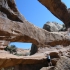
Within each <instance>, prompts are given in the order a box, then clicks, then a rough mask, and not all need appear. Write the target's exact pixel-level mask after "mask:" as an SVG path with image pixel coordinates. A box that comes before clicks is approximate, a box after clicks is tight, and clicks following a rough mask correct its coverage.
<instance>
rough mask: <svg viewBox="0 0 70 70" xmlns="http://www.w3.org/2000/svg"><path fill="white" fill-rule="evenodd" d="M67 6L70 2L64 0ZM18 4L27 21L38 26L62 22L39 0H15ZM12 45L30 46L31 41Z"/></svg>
mask: <svg viewBox="0 0 70 70" xmlns="http://www.w3.org/2000/svg"><path fill="white" fill-rule="evenodd" d="M62 1H63V2H64V3H65V4H66V5H67V8H69V7H70V2H69V1H67V0H62ZM15 2H16V6H17V8H18V10H19V12H20V13H21V14H22V15H23V16H24V17H25V19H26V20H27V21H29V22H30V23H32V24H34V25H35V26H37V27H40V28H42V27H43V25H44V24H45V23H46V22H47V21H50V22H57V23H59V24H62V22H61V21H60V20H59V19H58V18H56V17H55V16H54V15H53V14H51V12H50V11H49V10H48V9H47V8H46V7H45V6H43V5H42V4H41V3H39V2H38V0H15ZM10 45H16V47H19V48H24V49H27V48H30V47H31V44H30V43H16V42H15V43H11V44H10Z"/></svg>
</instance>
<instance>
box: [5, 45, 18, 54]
mask: <svg viewBox="0 0 70 70" xmlns="http://www.w3.org/2000/svg"><path fill="white" fill-rule="evenodd" d="M4 50H5V51H9V52H10V53H12V54H13V53H17V51H16V50H17V47H16V46H15V45H11V46H7V47H6V48H5V49H4Z"/></svg>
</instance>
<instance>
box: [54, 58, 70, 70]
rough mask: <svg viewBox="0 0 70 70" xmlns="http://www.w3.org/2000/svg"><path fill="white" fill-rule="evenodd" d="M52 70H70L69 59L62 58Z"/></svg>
mask: <svg viewBox="0 0 70 70" xmlns="http://www.w3.org/2000/svg"><path fill="white" fill-rule="evenodd" d="M54 70H70V58H67V57H62V58H61V59H60V60H59V61H58V62H57V65H56V67H55V69H54Z"/></svg>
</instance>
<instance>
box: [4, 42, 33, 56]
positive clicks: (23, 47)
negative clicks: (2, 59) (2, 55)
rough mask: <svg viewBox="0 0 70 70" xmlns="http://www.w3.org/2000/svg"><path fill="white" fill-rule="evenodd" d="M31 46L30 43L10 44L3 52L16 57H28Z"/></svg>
mask: <svg viewBox="0 0 70 70" xmlns="http://www.w3.org/2000/svg"><path fill="white" fill-rule="evenodd" d="M31 45H32V43H23V42H11V43H10V44H8V46H7V47H6V48H5V49H4V50H6V51H8V52H9V53H11V54H14V55H16V56H30V49H31Z"/></svg>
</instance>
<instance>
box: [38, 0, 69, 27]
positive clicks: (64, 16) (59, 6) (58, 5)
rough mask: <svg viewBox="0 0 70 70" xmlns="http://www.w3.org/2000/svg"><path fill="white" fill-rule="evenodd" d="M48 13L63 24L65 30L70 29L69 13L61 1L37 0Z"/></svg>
mask: <svg viewBox="0 0 70 70" xmlns="http://www.w3.org/2000/svg"><path fill="white" fill-rule="evenodd" d="M38 1H39V2H40V3H42V4H43V5H44V6H45V7H47V8H48V10H50V12H51V13H52V14H53V15H54V16H56V17H57V18H59V19H60V20H61V21H63V22H64V24H65V25H66V27H67V28H69V27H70V12H69V9H67V7H66V5H65V4H64V3H63V2H61V0H38Z"/></svg>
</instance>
